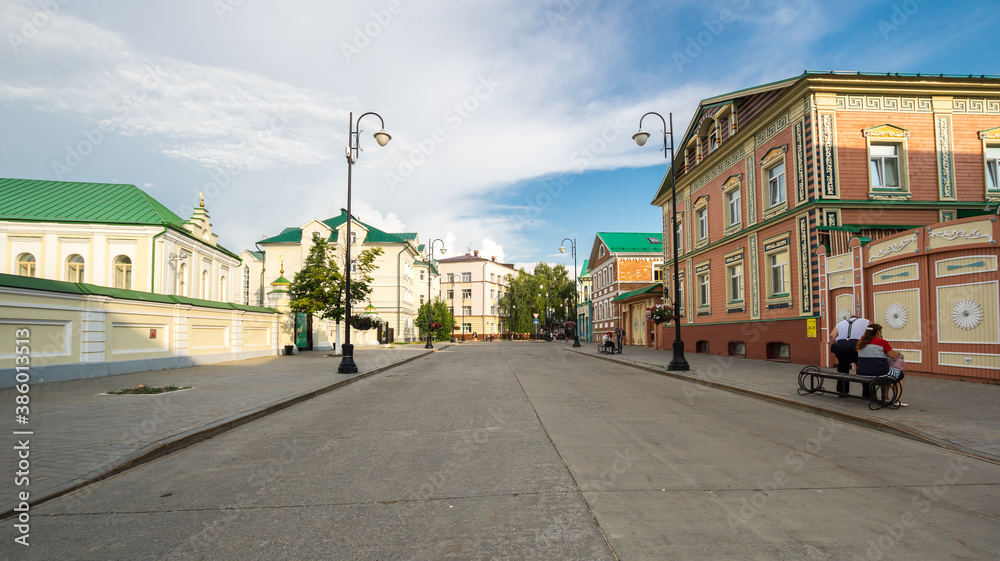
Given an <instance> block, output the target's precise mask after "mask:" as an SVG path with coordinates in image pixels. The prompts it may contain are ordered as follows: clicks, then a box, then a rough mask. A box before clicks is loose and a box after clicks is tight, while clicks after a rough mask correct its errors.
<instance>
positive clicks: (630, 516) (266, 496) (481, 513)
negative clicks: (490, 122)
mask: <svg viewBox="0 0 1000 561" xmlns="http://www.w3.org/2000/svg"><path fill="white" fill-rule="evenodd" d="M583 350H584V351H586V349H583ZM626 353H628V350H627V349H626ZM622 356H623V357H624V356H625V355H622ZM309 362H310V358H308V357H301V363H302V365H303V366H307V365H308V364H309ZM325 362H326V361H322V360H313V362H312V364H323V363H325ZM359 362H360V361H359ZM643 362H645V361H643ZM695 366H696V370H695V375H697V374H698V372H699V369H698V365H695ZM740 366H743V365H740ZM648 368H654V367H648ZM705 368H706V369H707V366H706V367H705ZM735 369H736V370H740V371H742V372H746V371H745V370H744V369H741V368H738V367H736V368H735ZM653 372H656V370H653ZM653 372H650V371H645V370H642V369H638V368H633V367H632V366H631V365H625V364H621V363H618V362H613V361H606V360H598V359H597V358H594V357H590V356H583V355H581V354H577V353H573V352H568V350H567V349H566V348H560V347H559V345H558V344H547V343H494V344H465V345H454V346H452V347H450V348H446V349H442V350H440V351H439V352H437V353H434V354H433V355H431V356H426V357H423V358H421V359H420V360H415V361H412V362H410V363H407V364H399V365H397V366H395V367H393V368H392V369H389V370H386V371H383V372H382V373H380V374H377V375H374V376H370V377H368V378H365V379H363V380H359V381H357V382H355V383H353V384H351V385H349V386H346V387H343V388H341V389H338V390H337V391H331V392H327V393H324V394H323V395H318V396H316V397H314V398H312V399H309V400H308V401H304V402H302V403H300V404H298V405H296V406H295V407H289V408H285V409H283V410H281V411H277V412H275V413H273V414H270V415H268V416H267V417H265V418H262V419H259V420H257V421H255V422H252V423H247V424H244V425H242V426H240V427H237V428H235V429H233V430H231V431H228V432H226V433H225V434H220V435H218V436H216V437H214V438H211V439H209V440H205V441H202V442H199V443H197V444H195V445H192V446H190V447H187V448H186V449H184V450H180V451H178V452H176V453H173V454H170V455H167V456H164V457H161V458H158V459H156V460H155V461H151V462H148V463H146V464H144V465H142V466H139V467H138V468H136V469H132V470H128V471H125V472H123V473H120V474H118V475H116V476H114V477H111V478H108V479H106V480H103V481H100V482H97V483H95V484H93V485H89V486H87V487H85V488H83V489H79V490H77V491H74V492H72V493H69V494H67V495H66V496H64V497H61V498H58V499H55V500H52V501H50V502H48V503H46V504H43V505H40V506H37V507H33V508H32V511H31V513H32V518H31V523H32V539H33V540H34V541H33V542H32V543H33V545H32V547H31V548H21V547H20V546H16V545H13V544H12V540H11V539H10V536H9V535H8V536H5V539H4V540H3V541H2V542H0V559H8V558H10V559H26V560H34V559H80V560H89V559H101V560H111V559H129V560H143V561H145V560H149V561H152V560H166V559H239V560H241V561H252V560H257V559H261V560H264V559H267V560H278V559H352V560H364V559H373V560H374V559H379V560H388V559H406V560H414V559H428V560H431V559H433V560H435V561H436V560H440V559H483V560H486V559H490V560H492V559H498V560H500V559H504V560H506V559H518V560H519V559H546V560H548V559H553V560H591V559H593V560H597V559H607V560H609V561H612V560H615V559H617V560H620V561H626V560H627V561H631V560H645V559H649V560H662V559H698V560H710V559H711V560H716V559H761V560H764V559H768V560H769V559H995V558H997V556H998V554H1000V534H998V533H997V532H996V528H997V520H998V518H1000V500H998V489H1000V466H998V465H997V464H996V463H994V462H990V461H984V460H980V459H975V458H972V457H969V456H968V455H965V454H962V453H959V452H955V451H951V450H947V449H944V448H942V447H940V446H928V445H926V444H925V443H923V442H918V441H916V440H914V439H906V438H897V437H895V436H892V435H888V434H883V433H880V432H878V431H874V430H869V429H868V428H866V427H859V426H855V425H854V424H850V423H846V422H842V421H841V419H842V418H843V417H841V416H837V415H832V416H831V415H826V414H822V415H817V414H815V411H814V410H808V409H807V410H803V409H802V408H799V407H789V406H788V405H787V404H786V403H784V402H782V401H780V400H761V399H757V398H756V397H748V396H746V395H741V392H740V391H733V390H731V389H722V388H719V387H710V386H708V385H706V384H704V383H698V382H694V383H692V382H691V381H688V380H680V379H676V378H672V377H668V376H662V375H659V374H660V372H656V373H655V374H654V373H653ZM793 379H794V378H793ZM832 401H834V402H837V401H838V400H837V399H836V398H832ZM839 401H842V402H850V403H853V404H855V405H858V406H860V408H864V404H863V403H862V402H860V401H858V400H839ZM838 406H839V405H838ZM860 408H859V409H858V411H855V412H856V413H859V414H860V413H862V411H861V410H860ZM864 411H867V408H864Z"/></svg>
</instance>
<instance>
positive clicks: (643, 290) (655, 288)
mask: <svg viewBox="0 0 1000 561" xmlns="http://www.w3.org/2000/svg"><path fill="white" fill-rule="evenodd" d="M650 292H660V293H662V292H663V285H662V284H660V283H656V284H651V285H649V286H647V287H645V288H637V289H635V290H633V291H631V292H626V293H625V294H622V295H621V296H619V297H617V298H615V299H614V300H612V302H617V301H619V300H625V299H626V298H631V297H633V296H640V295H642V294H649V293H650Z"/></svg>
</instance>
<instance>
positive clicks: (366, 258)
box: [288, 232, 382, 323]
mask: <svg viewBox="0 0 1000 561" xmlns="http://www.w3.org/2000/svg"><path fill="white" fill-rule="evenodd" d="M379 255H382V248H381V247H375V248H371V249H366V250H364V251H362V252H361V253H360V254H359V255H358V259H357V272H356V273H354V274H352V275H351V301H352V302H362V301H364V300H365V299H366V298H367V297H368V295H369V294H371V291H372V288H371V282H372V277H371V272H372V271H374V270H375V268H376V267H375V259H376V258H377V257H378V256H379ZM345 281H346V279H345V278H344V275H343V273H341V272H340V267H339V266H338V265H337V260H336V249H335V248H334V247H333V246H331V245H330V244H329V242H327V241H326V238H324V237H323V236H321V235H319V233H316V232H313V235H312V247H311V248H310V249H309V255H308V257H306V263H305V266H304V267H302V270H301V271H299V272H297V273H295V279H294V280H292V284H291V286H289V287H288V292H289V295H290V296H291V299H292V301H291V303H290V304H289V307H290V308H291V309H292V311H295V312H302V313H306V314H312V315H314V316H316V317H319V318H321V319H332V320H334V321H337V322H338V323H339V322H341V321H343V320H344V288H345V284H346V283H345Z"/></svg>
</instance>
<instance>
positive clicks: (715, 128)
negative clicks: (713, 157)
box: [708, 124, 719, 154]
mask: <svg viewBox="0 0 1000 561" xmlns="http://www.w3.org/2000/svg"><path fill="white" fill-rule="evenodd" d="M718 147H719V125H718V124H714V125H712V128H710V129H709V130H708V153H709V154H711V153H712V152H715V149H716V148H718Z"/></svg>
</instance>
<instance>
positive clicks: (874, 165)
mask: <svg viewBox="0 0 1000 561" xmlns="http://www.w3.org/2000/svg"><path fill="white" fill-rule="evenodd" d="M876 148H892V151H893V154H892V155H891V156H890V155H888V154H876V153H875V152H876ZM901 148H902V143H900V142H870V143H869V144H868V177H869V185H870V186H871V189H872V190H873V191H874V190H876V189H878V190H883V191H901V190H903V173H902V171H903V166H902V158H901V157H900V156H901V154H900V152H901V151H902V150H901ZM890 162H892V163H893V164H894V166H895V168H896V185H889V184H888V183H887V182H886V180H885V177H886V171H885V170H886V168H887V164H888V163H890ZM877 178H878V179H879V182H880V183H882V184H881V185H876V179H877Z"/></svg>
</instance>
